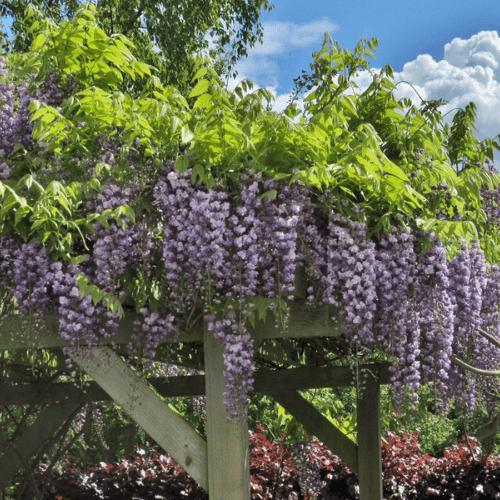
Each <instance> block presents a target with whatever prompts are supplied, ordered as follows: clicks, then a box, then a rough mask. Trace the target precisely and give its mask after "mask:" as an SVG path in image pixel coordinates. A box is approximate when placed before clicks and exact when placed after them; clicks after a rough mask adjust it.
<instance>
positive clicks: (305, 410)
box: [268, 388, 378, 500]
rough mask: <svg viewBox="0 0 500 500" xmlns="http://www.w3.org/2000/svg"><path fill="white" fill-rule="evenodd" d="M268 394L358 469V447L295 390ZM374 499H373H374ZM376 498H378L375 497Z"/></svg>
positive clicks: (341, 457) (352, 466)
mask: <svg viewBox="0 0 500 500" xmlns="http://www.w3.org/2000/svg"><path fill="white" fill-rule="evenodd" d="M268 394H269V395H270V396H271V397H272V398H273V399H275V400H276V401H277V402H278V403H279V404H280V405H281V406H283V408H285V410H286V411H287V412H288V413H290V414H292V415H293V416H294V417H295V418H296V419H297V420H298V421H299V422H301V423H302V424H303V425H304V426H305V427H306V429H307V430H308V431H309V432H310V433H311V434H312V435H314V436H316V437H317V438H318V439H319V440H320V441H321V442H322V443H324V444H326V446H328V447H329V448H330V450H331V451H332V453H333V454H335V455H337V456H338V457H339V458H340V459H341V460H342V461H343V462H345V463H346V464H347V465H348V466H349V467H350V468H351V469H352V470H353V471H354V472H357V471H358V447H357V446H356V444H354V443H353V442H352V441H351V440H350V439H349V438H348V437H346V436H345V435H344V434H342V432H340V431H339V430H338V429H337V428H336V427H335V426H334V425H333V424H332V423H331V422H330V421H329V420H328V419H327V418H326V417H324V416H323V415H322V414H321V413H320V412H319V411H318V410H317V409H316V408H315V407H314V406H313V405H312V404H311V403H309V401H307V400H306V399H304V398H303V397H302V396H301V395H300V394H299V393H298V392H296V391H287V390H279V389H278V388H277V390H274V391H269V392H268ZM374 500H375V499H374ZM377 500H378V499H377Z"/></svg>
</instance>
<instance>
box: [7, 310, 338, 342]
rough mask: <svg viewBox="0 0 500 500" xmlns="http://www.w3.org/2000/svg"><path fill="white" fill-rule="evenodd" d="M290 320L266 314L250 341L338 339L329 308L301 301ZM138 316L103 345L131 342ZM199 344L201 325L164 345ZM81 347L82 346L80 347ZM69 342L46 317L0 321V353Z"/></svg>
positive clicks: (121, 325)
mask: <svg viewBox="0 0 500 500" xmlns="http://www.w3.org/2000/svg"><path fill="white" fill-rule="evenodd" d="M289 306H290V309H291V311H290V320H289V326H288V329H287V330H286V331H283V330H282V329H281V328H277V327H276V320H275V317H274V315H273V314H272V313H271V312H270V313H268V315H267V319H266V321H265V322H264V321H257V322H256V325H255V328H253V329H252V328H250V329H249V331H250V332H251V334H252V338H254V339H255V340H260V339H277V338H304V337H339V336H340V335H341V334H342V325H341V323H340V320H339V319H338V314H337V310H336V309H335V308H333V307H331V306H324V307H321V308H314V307H312V306H311V304H309V303H307V302H306V301H304V300H297V301H293V302H290V303H289ZM136 319H139V316H137V315H136V314H132V313H126V314H125V317H124V319H122V320H121V321H120V323H119V325H118V333H117V335H116V336H115V337H113V338H110V339H103V340H102V344H103V345H111V344H113V343H114V344H127V343H129V342H131V341H132V340H131V335H132V332H133V324H134V321H135V320H136ZM201 341H203V325H202V324H201V323H198V324H197V325H196V327H195V328H194V329H193V330H192V331H190V332H180V333H179V335H177V336H172V337H168V338H165V339H163V340H162V343H168V342H201ZM81 345H84V344H81ZM70 346H71V343H70V342H69V341H67V340H65V339H62V338H61V337H60V336H59V334H58V326H57V319H56V318H55V317H54V316H50V317H49V318H47V323H46V324H45V325H44V324H42V323H35V324H31V323H30V321H29V320H28V319H27V318H25V317H23V316H5V317H1V318H0V350H9V349H42V348H45V349H52V348H56V347H70Z"/></svg>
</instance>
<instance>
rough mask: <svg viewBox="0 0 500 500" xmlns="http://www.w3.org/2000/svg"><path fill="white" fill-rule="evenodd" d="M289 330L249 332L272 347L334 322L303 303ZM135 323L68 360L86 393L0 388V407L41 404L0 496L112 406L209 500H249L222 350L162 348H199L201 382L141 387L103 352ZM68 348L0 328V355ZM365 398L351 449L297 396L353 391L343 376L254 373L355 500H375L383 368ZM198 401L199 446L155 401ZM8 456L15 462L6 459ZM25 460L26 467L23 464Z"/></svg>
mask: <svg viewBox="0 0 500 500" xmlns="http://www.w3.org/2000/svg"><path fill="white" fill-rule="evenodd" d="M290 306H291V316H290V320H289V326H288V329H287V331H286V332H285V333H284V332H283V331H281V330H280V329H279V328H278V327H277V326H276V322H275V320H274V318H273V317H272V315H268V320H267V321H265V322H264V321H258V322H256V325H255V328H253V330H252V331H251V334H252V337H253V339H254V340H255V341H260V340H262V339H278V338H294V339H299V338H312V337H339V336H340V334H341V326H340V322H339V321H338V320H337V319H336V317H335V316H333V317H332V310H331V309H329V308H328V307H323V308H322V309H320V310H316V313H315V314H312V313H311V308H310V307H308V304H306V301H305V300H300V299H299V300H296V301H294V302H291V303H290ZM134 319H135V318H134V316H133V315H131V314H129V315H126V316H125V318H124V319H123V320H122V321H121V323H120V325H119V331H118V335H117V336H116V337H115V338H113V339H112V340H109V342H108V343H107V345H106V343H104V344H103V345H101V346H98V347H97V346H94V347H93V351H92V357H91V359H85V358H84V359H81V358H80V357H78V356H71V357H72V359H73V362H74V363H75V364H77V365H79V366H80V367H81V368H82V369H83V371H84V372H85V373H87V374H88V375H89V376H90V377H91V378H92V379H93V380H94V382H91V383H90V385H88V387H87V388H86V389H85V392H86V394H83V392H82V390H81V389H80V388H78V387H77V386H76V385H74V384H73V383H62V382H61V383H51V384H37V385H30V386H27V385H15V384H12V383H5V381H3V382H4V383H2V381H1V380H0V384H1V385H0V406H9V405H24V404H29V403H35V402H36V403H45V404H47V403H48V404H49V406H48V407H47V409H45V410H44V411H43V412H41V413H40V414H39V416H38V417H37V420H36V421H35V422H34V423H33V424H32V425H31V426H30V427H28V428H27V429H26V430H25V431H24V432H23V433H22V434H20V435H18V436H16V437H15V442H11V443H9V445H8V446H7V449H4V450H2V451H1V453H0V491H2V490H3V489H4V488H6V487H8V486H9V485H10V484H11V483H12V481H13V478H14V477H15V474H16V473H17V472H18V470H19V469H20V468H21V467H22V464H23V463H26V461H28V460H29V459H31V457H33V456H34V455H36V453H37V452H38V450H39V449H40V448H41V446H42V445H43V444H44V443H45V442H47V441H48V440H50V439H52V438H53V436H54V435H55V433H56V432H57V431H58V429H59V428H60V427H61V426H63V425H64V424H65V422H66V421H67V420H68V419H69V418H70V416H71V415H74V413H75V412H78V411H80V408H81V407H82V406H81V405H82V404H83V403H84V402H85V401H88V400H89V398H90V399H91V400H93V401H105V400H113V401H114V402H115V403H117V404H119V405H121V406H122V408H123V409H124V410H125V411H126V412H127V414H128V415H129V416H130V417H131V418H132V419H133V420H134V421H135V422H136V423H137V424H138V425H139V426H140V427H141V428H142V429H143V430H144V431H145V432H146V433H147V434H148V435H149V436H150V437H151V438H152V439H154V440H155V441H156V443H157V444H158V445H159V446H160V447H162V448H163V449H164V450H165V451H167V452H168V453H169V454H170V455H171V456H172V457H173V458H174V459H175V460H176V461H177V462H178V463H179V464H180V465H181V466H182V467H183V468H184V469H185V470H186V472H187V473H188V474H189V475H190V476H191V477H192V478H193V479H194V480H195V481H196V482H197V483H198V485H199V486H200V487H202V488H203V489H205V490H206V491H207V492H208V494H209V498H210V500H249V499H250V470H249V438H248V422H247V419H246V417H245V416H240V417H238V418H236V419H233V420H231V421H230V422H227V421H226V417H227V412H226V408H225V406H224V402H223V393H224V390H225V387H224V384H225V380H224V375H223V372H224V363H223V346H222V342H221V341H219V340H216V339H215V338H214V336H213V334H211V333H210V332H207V331H206V329H205V328H204V325H203V324H202V323H201V324H198V326H197V327H196V328H194V329H193V331H190V332H185V333H181V334H180V335H179V336H178V337H177V338H175V339H165V340H164V342H183V343H189V342H203V352H204V354H203V356H204V367H205V370H204V375H194V376H177V377H168V379H167V378H153V379H148V380H146V381H144V380H142V379H141V378H140V377H139V376H138V375H137V374H136V373H135V372H134V370H133V369H131V368H130V367H128V366H127V364H126V363H125V362H124V361H123V359H122V358H121V357H120V356H119V355H118V354H117V353H116V352H115V351H114V350H113V349H112V348H111V347H109V345H110V344H111V343H112V342H113V343H115V344H117V345H120V344H126V343H128V342H129V341H130V337H131V333H132V324H133V321H134ZM66 346H69V342H67V341H65V340H63V339H62V338H60V336H59V334H58V331H57V328H56V324H55V321H53V323H52V326H49V327H47V326H45V327H40V326H38V327H37V326H36V325H35V326H34V325H33V324H32V323H29V322H28V321H27V320H26V319H25V318H22V317H20V316H8V317H4V318H2V319H0V350H14V349H30V348H37V349H41V348H44V349H56V348H61V347H66ZM364 368H366V370H364V372H363V373H364V375H363V390H362V391H361V393H359V394H358V402H357V403H358V404H357V436H358V439H357V441H358V442H357V444H355V443H353V442H352V441H351V440H350V439H348V438H347V437H346V436H345V435H344V434H342V433H341V432H340V431H339V430H338V429H337V428H336V427H335V426H334V425H332V424H331V422H330V421H329V420H328V419H327V418H326V417H324V416H323V415H322V414H321V413H320V412H319V411H318V410H317V409H316V408H315V407H314V406H313V405H311V404H310V403H309V402H308V401H307V400H306V399H304V398H303V397H302V396H301V395H300V394H299V393H298V392H297V391H299V390H304V389H312V388H326V387H339V386H348V385H351V384H353V371H352V369H350V368H348V367H298V368H293V369H286V370H269V369H260V370H258V371H257V372H256V373H255V377H254V378H255V385H254V386H255V390H256V391H260V392H263V393H265V394H268V395H269V396H271V397H272V398H274V399H275V400H276V401H277V402H278V403H279V404H280V405H282V406H283V407H284V408H285V409H286V410H287V411H288V412H289V413H291V414H292V415H293V416H294V417H295V418H296V419H297V420H298V421H300V422H301V423H302V424H304V426H305V427H306V429H307V430H308V432H309V433H310V434H311V435H314V436H316V437H317V438H318V439H319V440H320V441H322V442H323V443H324V444H326V445H327V446H328V447H329V448H330V449H331V451H332V452H333V453H334V454H335V455H337V456H339V457H340V458H341V459H342V460H343V461H344V462H345V463H346V464H347V465H348V466H349V467H350V468H351V469H352V470H353V471H354V472H356V473H357V474H358V476H359V498H360V499H361V500H382V498H383V496H382V463H381V430H380V391H379V386H380V384H387V383H389V380H390V372H389V366H388V365H382V364H380V365H367V366H366V367H364ZM159 395H161V396H163V397H177V396H201V395H204V396H205V397H206V418H207V422H206V429H207V440H206V441H205V440H204V439H203V438H202V437H201V436H200V435H199V434H198V433H197V432H196V431H195V430H194V429H192V428H191V427H190V425H189V424H188V423H187V422H185V421H184V420H183V419H182V418H181V417H180V416H179V415H178V414H177V413H176V412H174V411H173V410H172V409H171V408H169V406H168V405H167V403H165V402H164V401H163V400H162V399H161V397H160V396H159ZM14 449H15V453H14V452H13V450H14ZM23 461H24V462H23Z"/></svg>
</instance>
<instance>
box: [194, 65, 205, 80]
mask: <svg viewBox="0 0 500 500" xmlns="http://www.w3.org/2000/svg"><path fill="white" fill-rule="evenodd" d="M206 74H207V68H200V69H199V70H198V71H197V72H196V74H195V75H194V76H193V78H192V79H191V82H194V81H195V80H199V79H200V78H203V77H204V76H205V75H206Z"/></svg>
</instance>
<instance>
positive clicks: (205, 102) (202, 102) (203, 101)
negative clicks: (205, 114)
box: [193, 94, 213, 109]
mask: <svg viewBox="0 0 500 500" xmlns="http://www.w3.org/2000/svg"><path fill="white" fill-rule="evenodd" d="M212 99H213V96H212V95H211V94H203V95H202V96H200V97H198V99H196V101H195V103H194V105H193V109H197V108H201V109H205V108H211V107H212Z"/></svg>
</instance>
